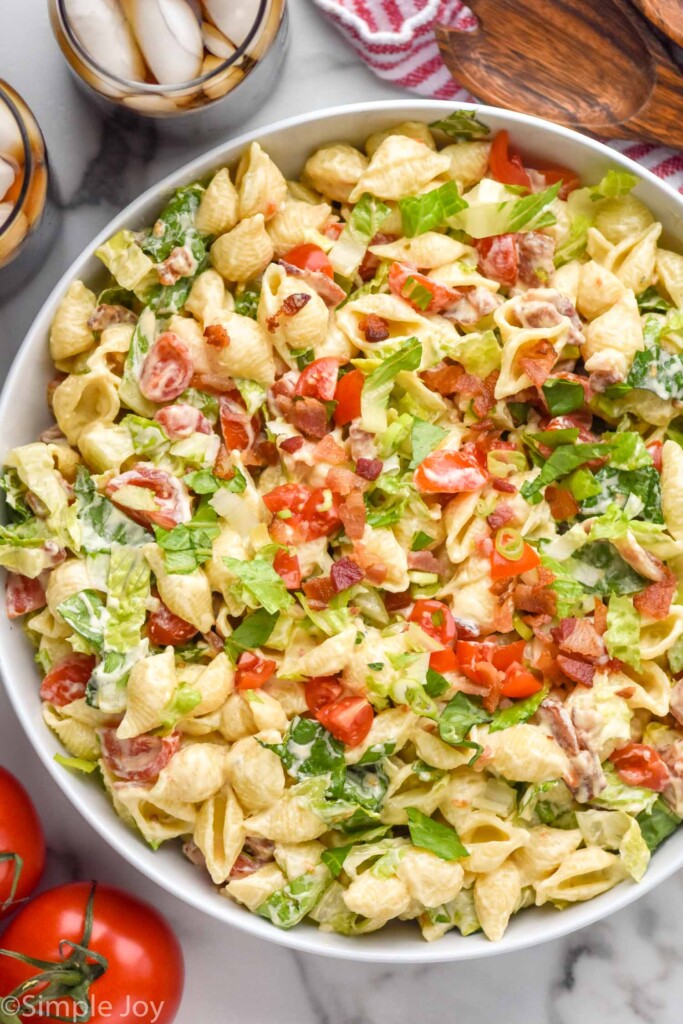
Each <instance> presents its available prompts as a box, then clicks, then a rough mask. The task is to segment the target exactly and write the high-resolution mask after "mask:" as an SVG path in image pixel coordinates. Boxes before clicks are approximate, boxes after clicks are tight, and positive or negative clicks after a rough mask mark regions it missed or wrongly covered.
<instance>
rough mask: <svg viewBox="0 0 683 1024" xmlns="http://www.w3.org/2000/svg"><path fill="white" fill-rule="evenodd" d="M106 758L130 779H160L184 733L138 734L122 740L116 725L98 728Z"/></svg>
mask: <svg viewBox="0 0 683 1024" xmlns="http://www.w3.org/2000/svg"><path fill="white" fill-rule="evenodd" d="M97 735H98V736H99V738H100V744H101V747H102V758H103V760H104V762H105V764H106V765H107V768H109V770H110V771H112V772H113V773H114V775H116V776H118V778H119V779H125V780H126V782H149V780H150V779H156V778H157V776H158V775H159V772H160V771H161V770H162V768H165V767H166V765H167V764H168V762H169V761H170V760H171V758H172V757H173V755H174V754H175V753H176V751H177V750H178V747H179V746H180V733H179V732H172V733H170V735H168V736H150V735H148V734H147V735H143V736H135V737H133V739H129V740H120V739H118V737H117V735H116V728H115V727H114V728H104V729H98V730H97Z"/></svg>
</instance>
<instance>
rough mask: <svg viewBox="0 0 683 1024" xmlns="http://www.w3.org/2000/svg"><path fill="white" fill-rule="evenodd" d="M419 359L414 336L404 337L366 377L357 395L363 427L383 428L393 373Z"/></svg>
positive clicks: (378, 430)
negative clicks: (394, 350) (395, 348)
mask: <svg viewBox="0 0 683 1024" xmlns="http://www.w3.org/2000/svg"><path fill="white" fill-rule="evenodd" d="M421 359H422V345H421V344H420V342H419V341H418V339H417V338H408V339H407V340H406V341H404V342H403V344H402V345H401V347H400V348H399V349H398V350H397V351H396V352H394V354H393V355H391V356H389V357H388V358H387V359H385V360H384V362H383V363H382V364H381V365H380V366H379V367H378V368H377V369H376V370H374V371H373V372H372V373H371V374H370V376H369V377H367V378H366V380H365V383H364V385H363V391H362V394H361V420H362V424H363V429H364V430H367V431H368V432H369V433H372V434H378V433H381V432H382V431H383V430H386V428H387V404H388V402H389V395H390V394H391V389H392V388H393V386H394V381H395V380H396V375H397V374H398V373H400V372H401V370H417V369H418V367H419V365H420V360H421Z"/></svg>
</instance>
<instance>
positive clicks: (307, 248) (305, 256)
mask: <svg viewBox="0 0 683 1024" xmlns="http://www.w3.org/2000/svg"><path fill="white" fill-rule="evenodd" d="M340 233H341V232H340ZM330 237H333V236H330ZM282 259H283V260H284V262H285V263H291V264H292V266H293V267H299V269H300V270H317V271H319V272H320V273H322V274H326V275H327V277H329V278H332V279H333V278H334V270H333V268H332V264H331V263H330V261H329V259H328V258H327V255H326V254H325V253H324V252H323V250H322V249H321V248H320V246H319V245H313V243H312V242H304V244H303V245H295V246H294V248H293V249H290V250H289V252H288V253H286V254H285V255H284V256H283V257H282Z"/></svg>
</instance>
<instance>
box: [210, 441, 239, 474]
mask: <svg viewBox="0 0 683 1024" xmlns="http://www.w3.org/2000/svg"><path fill="white" fill-rule="evenodd" d="M213 471H214V474H215V475H216V476H217V477H218V479H219V480H232V478H233V477H234V475H235V467H234V466H233V464H232V459H231V458H230V452H229V451H228V449H227V448H226V447H225V445H224V444H223V442H221V446H220V448H219V449H218V455H217V456H216V461H215V462H214V464H213Z"/></svg>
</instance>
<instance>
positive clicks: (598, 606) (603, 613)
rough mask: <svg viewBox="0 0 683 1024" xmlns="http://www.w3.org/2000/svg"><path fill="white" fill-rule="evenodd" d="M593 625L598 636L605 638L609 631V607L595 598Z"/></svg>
mask: <svg viewBox="0 0 683 1024" xmlns="http://www.w3.org/2000/svg"><path fill="white" fill-rule="evenodd" d="M593 625H594V626H595V632H596V633H597V634H598V636H603V635H604V633H605V632H606V631H607V605H606V604H605V603H604V601H601V600H600V598H599V597H596V598H595V611H594V612H593Z"/></svg>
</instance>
